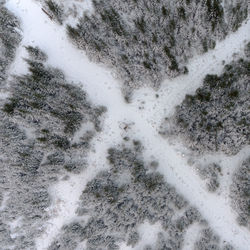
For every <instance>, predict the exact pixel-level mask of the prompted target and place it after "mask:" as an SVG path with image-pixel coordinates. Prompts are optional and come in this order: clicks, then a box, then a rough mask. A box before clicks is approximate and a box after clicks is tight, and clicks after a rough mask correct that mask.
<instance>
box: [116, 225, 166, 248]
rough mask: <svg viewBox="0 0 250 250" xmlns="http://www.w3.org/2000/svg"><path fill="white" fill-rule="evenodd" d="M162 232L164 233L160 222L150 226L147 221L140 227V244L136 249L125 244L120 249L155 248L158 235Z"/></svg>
mask: <svg viewBox="0 0 250 250" xmlns="http://www.w3.org/2000/svg"><path fill="white" fill-rule="evenodd" d="M161 231H163V228H162V226H161V224H160V223H159V222H158V223H155V224H150V223H149V222H148V221H145V222H144V223H143V224H141V225H139V226H138V233H139V242H138V243H137V244H136V245H135V246H134V247H132V246H127V245H126V243H125V242H123V243H121V244H120V245H119V247H120V249H122V250H141V249H143V248H144V247H145V246H147V245H151V246H154V245H155V243H156V241H157V237H158V233H160V232H161Z"/></svg>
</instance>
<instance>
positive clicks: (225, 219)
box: [7, 0, 250, 250]
mask: <svg viewBox="0 0 250 250" xmlns="http://www.w3.org/2000/svg"><path fill="white" fill-rule="evenodd" d="M7 7H8V8H9V10H11V11H13V12H14V13H15V14H16V15H17V16H18V17H19V18H20V20H21V22H22V30H23V37H24V38H23V41H22V44H23V45H37V46H39V47H40V48H41V49H42V50H44V51H45V52H46V53H47V54H48V55H49V61H48V63H49V64H51V65H53V66H55V67H59V68H61V69H62V70H63V71H64V73H65V75H66V76H67V78H68V80H72V81H74V82H75V83H79V84H81V85H82V87H83V89H84V90H85V91H86V92H87V93H88V95H89V97H90V99H91V100H92V102H93V103H95V104H97V105H104V106H106V107H107V108H108V111H107V114H106V117H105V123H104V128H103V131H102V132H101V133H100V134H99V135H97V137H96V138H95V139H94V141H93V145H94V150H93V151H92V152H91V153H90V155H89V157H88V160H89V167H88V168H87V170H85V171H83V172H82V173H81V174H80V175H72V176H71V177H70V179H69V180H61V181H60V182H59V183H58V184H57V185H55V186H54V187H51V194H52V195H53V197H54V202H53V205H52V206H51V208H50V209H49V212H50V213H51V214H52V215H53V216H52V218H51V219H50V221H49V223H48V225H47V228H46V233H44V234H43V235H42V236H41V237H40V238H39V239H37V248H38V249H46V248H47V247H48V246H49V244H50V243H51V242H52V240H53V238H54V237H55V236H56V235H57V234H58V233H59V231H60V228H61V227H62V225H63V224H64V223H67V222H68V221H70V220H71V219H73V218H74V217H75V209H76V208H77V202H78V198H79V196H80V194H81V191H82V190H83V188H84V186H85V185H86V183H87V182H88V181H89V180H90V179H91V178H93V177H94V176H95V174H96V173H97V172H98V171H99V170H101V169H102V170H103V169H105V168H107V167H108V165H107V164H106V152H107V149H108V148H109V147H110V146H115V145H118V144H119V143H120V142H121V134H122V133H123V131H122V129H121V128H120V127H119V125H120V122H124V121H128V122H134V125H133V126H132V128H131V133H133V135H134V137H135V138H136V139H139V140H141V141H142V143H143V145H144V146H145V158H150V156H151V155H153V156H155V158H156V159H157V160H158V161H159V163H160V166H159V171H160V172H161V173H163V174H164V176H165V178H166V180H167V181H168V182H169V183H170V184H172V185H174V186H175V187H176V189H177V190H178V191H179V192H180V193H181V194H183V195H184V196H185V197H186V199H187V200H189V201H190V203H191V204H192V205H194V206H196V207H197V208H198V209H199V211H200V212H201V214H202V215H203V217H204V218H205V219H206V220H207V221H208V222H209V223H210V224H211V227H212V228H213V229H214V230H215V232H216V233H217V234H218V235H220V236H221V238H222V240H226V241H228V242H229V243H231V244H232V245H233V246H235V247H236V249H240V250H247V248H248V246H249V245H250V237H249V232H248V231H247V230H246V229H244V228H241V227H239V226H238V225H237V224H236V223H235V215H234V214H233V212H232V211H231V208H230V207H229V205H228V200H227V199H225V197H222V196H216V195H214V194H211V193H208V192H207V191H206V188H205V185H204V183H203V182H202V181H201V180H200V178H199V177H198V176H197V174H196V172H195V170H193V169H192V168H190V167H188V166H187V159H186V158H185V157H183V155H182V153H181V151H180V150H176V148H175V146H172V145H170V144H169V143H168V142H167V141H166V140H165V139H164V138H162V137H161V136H160V135H159V134H158V131H157V129H158V128H159V126H160V123H161V120H162V118H163V117H164V116H168V115H170V114H172V113H173V111H174V107H175V106H176V105H177V104H179V103H180V102H181V101H182V100H183V98H184V97H185V95H186V94H187V93H193V92H194V91H195V90H196V89H197V88H198V87H199V86H200V85H201V84H202V79H203V77H204V76H205V75H206V74H207V73H220V72H221V71H222V68H223V66H222V63H221V62H222V60H225V62H226V63H227V62H229V61H230V60H231V59H232V57H233V54H234V53H236V52H238V51H240V50H241V49H242V48H243V45H244V43H245V40H247V39H250V32H249V30H250V21H248V22H247V23H245V24H244V25H243V26H242V27H241V28H240V29H239V30H238V31H237V32H236V33H235V34H232V35H231V36H228V37H227V39H225V40H224V41H221V42H219V43H218V45H217V46H216V48H215V49H214V50H213V51H209V52H208V53H206V54H204V55H202V56H197V57H195V58H193V59H192V60H190V64H189V65H188V68H189V74H188V75H186V76H181V77H178V78H176V79H174V80H166V81H164V83H163V85H162V87H161V88H160V89H159V91H157V93H158V94H159V98H156V97H155V94H156V92H154V91H152V89H148V88H147V89H141V90H138V91H136V93H135V94H134V97H133V103H132V104H127V103H125V102H124V99H123V97H122V94H121V83H119V82H118V81H117V80H116V79H114V77H113V76H112V74H111V73H110V71H109V70H107V69H105V68H104V67H101V66H99V65H96V64H94V63H92V62H90V61H89V60H88V58H87V57H86V55H85V54H84V52H82V51H80V50H77V49H76V48H75V47H74V46H73V45H72V44H71V43H70V42H69V41H68V40H67V37H66V35H65V34H66V33H65V29H64V27H60V26H58V25H56V24H55V23H52V22H51V21H50V20H49V19H48V18H47V16H46V15H45V14H44V13H43V12H42V11H41V6H40V5H39V4H38V3H36V2H34V1H32V0H21V1H20V0H9V1H8V2H7ZM21 50H22V48H21ZM23 50H24V49H23ZM20 53H21V54H22V52H20ZM20 63H22V62H21V61H17V62H16V65H13V67H16V69H15V73H16V74H18V73H23V71H22V67H21V66H20ZM139 107H140V109H139Z"/></svg>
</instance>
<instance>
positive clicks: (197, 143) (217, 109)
mask: <svg viewBox="0 0 250 250" xmlns="http://www.w3.org/2000/svg"><path fill="white" fill-rule="evenodd" d="M248 49H249V44H248V45H247V47H246V50H245V51H246V54H247V51H248ZM249 75H250V61H249V57H246V58H245V59H240V60H238V61H233V62H232V63H230V64H229V65H226V66H225V68H224V72H223V73H222V74H221V75H219V76H218V75H207V76H206V77H205V79H204V81H203V86H202V87H200V88H198V89H197V90H196V93H195V94H194V95H187V96H186V97H185V99H184V101H183V102H182V103H181V105H179V106H178V107H177V108H176V112H175V114H174V116H173V117H172V119H168V120H167V121H166V122H164V124H163V129H162V134H165V135H169V136H171V135H172V136H173V135H180V136H181V137H182V138H184V139H185V141H186V142H187V145H188V146H189V147H190V148H191V149H193V150H196V151H198V152H204V151H212V152H215V151H223V152H225V153H228V154H235V153H237V152H238V151H239V150H240V149H241V148H242V147H243V146H244V145H248V144H249V143H250V130H249V126H250V123H249V121H250V116H249V105H250V99H249V93H250V85H249ZM166 125H168V126H166ZM169 125H170V126H169ZM165 128H166V129H165Z"/></svg>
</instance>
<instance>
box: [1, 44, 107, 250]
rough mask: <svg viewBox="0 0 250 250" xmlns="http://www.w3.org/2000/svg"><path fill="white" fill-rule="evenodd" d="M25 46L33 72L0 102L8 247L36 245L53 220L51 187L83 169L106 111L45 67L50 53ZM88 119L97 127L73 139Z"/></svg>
mask: <svg viewBox="0 0 250 250" xmlns="http://www.w3.org/2000/svg"><path fill="white" fill-rule="evenodd" d="M27 50H28V52H29V54H30V58H29V59H27V60H26V62H27V63H28V65H29V73H28V74H26V75H22V76H16V77H14V78H13V79H12V80H11V81H10V97H9V98H8V100H2V101H1V103H0V120H1V122H0V152H1V158H0V165H1V171H0V203H1V199H3V198H1V197H3V196H5V195H6V196H7V197H8V199H7V200H6V203H5V206H4V207H3V209H2V210H1V213H0V230H1V232H4V233H0V242H1V243H0V248H1V247H3V246H4V249H13V248H11V247H13V246H15V249H35V242H34V240H35V239H36V238H37V237H38V236H39V235H40V234H41V232H42V230H43V228H44V225H45V223H46V221H47V220H48V218H49V215H48V213H47V208H48V207H49V206H50V205H51V197H50V196H49V193H48V188H49V187H50V186H51V185H52V184H53V183H55V182H56V181H57V180H58V178H59V177H61V176H64V175H67V173H68V172H73V173H79V171H80V170H82V169H83V168H85V166H86V154H87V152H88V150H89V148H90V143H91V139H92V138H93V136H94V135H95V134H96V132H98V131H100V129H101V115H102V113H103V112H104V111H105V108H103V107H96V106H94V105H93V104H91V103H90V101H89V100H88V98H87V95H86V93H85V92H84V91H82V90H81V89H80V88H79V87H76V86H74V85H73V84H71V83H68V82H67V81H66V80H65V77H64V75H63V72H61V71H60V70H58V69H55V68H52V67H49V66H47V65H46V58H47V55H46V54H45V53H44V52H42V51H41V50H39V48H37V47H35V48H34V47H30V46H29V47H27ZM3 102H4V103H3ZM85 123H93V129H91V130H90V131H86V132H84V133H83V134H81V135H79V138H77V140H76V141H74V140H73V138H74V135H75V132H77V131H78V129H80V127H81V126H82V125H83V124H85ZM20 218H21V219H20ZM17 219H20V226H19V227H17V228H16V229H15V233H16V234H15V235H16V236H15V237H12V236H11V235H13V231H12V232H11V230H10V228H9V226H8V224H9V223H12V222H13V221H15V220H17ZM3 244H4V245H3Z"/></svg>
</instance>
